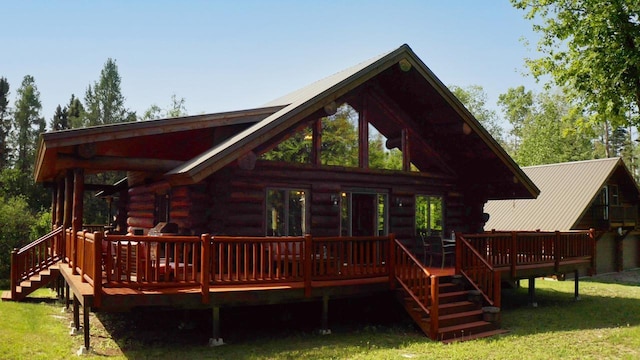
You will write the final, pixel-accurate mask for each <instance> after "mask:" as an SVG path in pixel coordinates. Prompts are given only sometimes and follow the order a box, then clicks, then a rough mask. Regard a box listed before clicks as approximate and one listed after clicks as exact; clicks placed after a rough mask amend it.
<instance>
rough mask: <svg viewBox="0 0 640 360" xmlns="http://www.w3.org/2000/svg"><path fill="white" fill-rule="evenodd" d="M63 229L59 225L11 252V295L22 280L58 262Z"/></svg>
mask: <svg viewBox="0 0 640 360" xmlns="http://www.w3.org/2000/svg"><path fill="white" fill-rule="evenodd" d="M62 237H63V231H62V227H58V228H56V229H54V230H53V231H51V232H50V233H49V234H47V235H45V236H43V237H41V238H40V239H38V240H36V241H34V242H32V243H30V244H28V245H26V246H24V247H22V248H20V249H15V250H13V251H12V252H11V297H12V298H13V299H15V298H16V297H17V295H18V294H17V289H18V286H19V285H20V283H21V282H23V281H25V280H28V279H29V278H30V277H31V276H33V275H36V274H37V273H39V272H40V271H41V270H44V269H47V268H48V267H49V266H51V265H53V264H55V263H56V262H58V261H59V260H60V258H61V256H62V254H63V251H64V250H63V246H64V245H63V241H62Z"/></svg>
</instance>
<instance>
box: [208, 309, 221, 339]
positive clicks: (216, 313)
mask: <svg viewBox="0 0 640 360" xmlns="http://www.w3.org/2000/svg"><path fill="white" fill-rule="evenodd" d="M211 315H212V316H213V329H212V334H211V335H212V336H211V339H209V346H220V345H224V341H222V336H221V334H220V306H213V307H212V308H211Z"/></svg>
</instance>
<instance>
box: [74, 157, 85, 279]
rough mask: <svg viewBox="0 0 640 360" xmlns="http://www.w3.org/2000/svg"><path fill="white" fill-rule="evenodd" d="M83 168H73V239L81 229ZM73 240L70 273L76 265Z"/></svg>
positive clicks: (76, 258) (75, 250) (76, 257)
mask: <svg viewBox="0 0 640 360" xmlns="http://www.w3.org/2000/svg"><path fill="white" fill-rule="evenodd" d="M83 200H84V169H74V170H73V219H72V221H71V232H72V234H71V237H72V239H75V237H76V234H77V233H78V231H80V229H82V217H83V216H84V204H83ZM75 243H76V242H75V240H73V241H71V259H72V263H73V268H72V273H73V274H75V273H76V268H77V267H78V262H77V260H78V256H77V249H76V246H75Z"/></svg>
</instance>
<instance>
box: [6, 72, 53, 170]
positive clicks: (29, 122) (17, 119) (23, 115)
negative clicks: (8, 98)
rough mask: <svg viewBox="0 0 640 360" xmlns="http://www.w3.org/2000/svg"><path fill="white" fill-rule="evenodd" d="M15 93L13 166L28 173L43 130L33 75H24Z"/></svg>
mask: <svg viewBox="0 0 640 360" xmlns="http://www.w3.org/2000/svg"><path fill="white" fill-rule="evenodd" d="M17 95H18V97H17V99H16V103H15V113H14V117H13V126H12V127H13V139H12V140H13V141H12V142H13V148H14V151H15V153H16V161H15V166H16V168H17V169H18V170H20V171H22V172H24V173H29V174H30V173H31V170H33V164H34V160H35V148H36V144H37V140H38V135H39V134H40V133H42V132H44V130H45V121H44V118H43V117H41V116H40V111H41V109H42V105H41V103H40V92H39V91H38V88H37V87H36V84H35V80H34V78H33V76H31V75H26V76H25V77H24V79H23V80H22V84H21V86H20V88H18V91H17Z"/></svg>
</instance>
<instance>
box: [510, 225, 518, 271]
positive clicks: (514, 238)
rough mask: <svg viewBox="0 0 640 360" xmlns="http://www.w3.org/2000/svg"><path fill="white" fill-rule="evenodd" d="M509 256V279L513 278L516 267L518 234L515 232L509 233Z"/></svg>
mask: <svg viewBox="0 0 640 360" xmlns="http://www.w3.org/2000/svg"><path fill="white" fill-rule="evenodd" d="M509 256H510V257H511V259H509V260H510V261H509V262H510V263H511V277H512V278H515V277H516V274H517V266H518V233H517V232H515V231H512V232H511V254H510V255H509Z"/></svg>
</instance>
